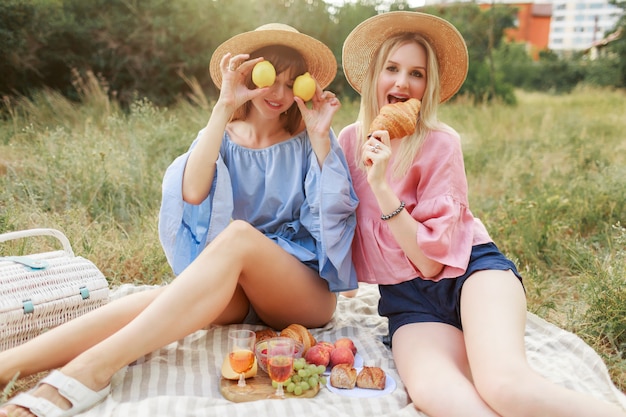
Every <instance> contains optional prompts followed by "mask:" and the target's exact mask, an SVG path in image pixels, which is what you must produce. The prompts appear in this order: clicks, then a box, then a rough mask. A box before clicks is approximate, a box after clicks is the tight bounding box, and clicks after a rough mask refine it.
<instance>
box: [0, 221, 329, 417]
mask: <svg viewBox="0 0 626 417" xmlns="http://www.w3.org/2000/svg"><path fill="white" fill-rule="evenodd" d="M242 292H243V293H245V295H246V297H247V299H246V297H242V296H241V294H242ZM234 296H235V297H236V298H237V299H238V300H239V302H232V300H233V297H234ZM248 300H250V302H251V303H252V304H253V305H254V307H255V309H256V311H257V313H258V314H259V316H260V317H261V318H263V319H264V320H265V321H266V322H267V323H268V324H269V325H272V326H273V327H276V328H280V327H281V326H284V325H287V324H290V323H293V322H299V323H301V324H303V325H305V326H309V327H316V326H321V325H324V324H325V323H327V322H328V321H329V320H330V319H331V318H332V315H333V312H334V309H335V305H336V297H335V295H334V294H332V293H330V292H329V291H328V286H327V284H326V283H325V282H324V281H323V280H322V279H320V278H319V277H318V276H317V274H316V273H315V272H314V271H312V270H311V269H310V268H307V267H305V266H304V265H303V264H302V263H300V262H299V261H298V260H297V259H295V258H294V257H292V256H291V255H289V254H287V253H286V252H285V251H284V250H283V249H281V248H280V247H279V246H278V245H276V244H275V243H274V242H272V241H270V240H269V239H268V238H266V237H265V236H264V235H262V234H261V233H260V232H258V231H257V230H255V229H254V228H253V227H252V226H250V225H249V224H247V223H244V222H239V221H235V222H232V223H231V224H230V225H229V226H228V227H227V229H226V230H225V231H224V232H222V233H221V234H220V235H219V236H218V237H217V238H216V239H215V240H214V241H213V242H212V243H211V244H210V245H209V246H208V247H207V248H206V249H205V250H204V251H203V252H202V253H201V254H200V256H199V257H198V258H197V259H196V260H195V261H194V262H193V263H192V264H191V265H190V266H189V267H188V268H187V269H186V270H185V271H183V273H181V274H180V275H179V276H178V277H177V278H176V279H175V280H174V281H173V282H172V283H171V284H170V285H168V286H167V287H165V289H164V290H163V291H161V292H160V294H159V295H158V297H156V298H155V299H154V300H153V301H152V302H151V303H150V304H149V305H148V306H146V308H144V309H143V310H142V311H141V312H140V314H138V315H137V316H136V317H135V318H134V319H133V320H132V321H130V322H129V323H128V324H127V325H126V326H124V327H123V328H121V329H120V330H119V331H117V332H115V333H114V334H112V335H111V336H109V337H107V338H106V339H104V340H103V341H101V342H100V343H98V344H96V345H94V346H93V347H91V348H90V349H88V350H87V351H85V352H84V353H82V354H80V355H78V356H77V357H76V358H75V359H74V360H72V361H70V362H69V363H68V364H67V365H65V366H64V367H63V368H62V369H61V371H62V372H63V373H64V374H66V375H68V376H71V377H73V378H76V379H78V380H79V381H81V382H82V383H83V384H85V385H86V386H88V387H90V388H91V389H93V390H95V391H97V390H100V389H102V388H104V387H105V386H106V385H107V384H108V383H109V381H110V379H111V378H112V376H113V375H114V373H115V372H117V371H118V370H119V369H121V368H123V367H124V366H125V365H127V364H128V363H130V362H132V361H134V360H136V359H137V358H139V357H141V356H143V355H145V354H147V353H150V352H152V351H154V350H156V349H158V348H160V347H162V346H164V345H167V344H168V343H171V342H173V341H176V340H179V339H181V338H183V337H185V336H187V335H188V334H190V333H192V332H194V331H196V330H198V329H200V328H202V327H204V326H206V325H207V324H209V323H213V322H215V321H217V320H219V319H220V318H221V317H224V316H226V315H232V316H233V317H236V316H241V315H242V314H245V312H247V308H248ZM242 304H243V305H242ZM227 310H228V311H227ZM155 329H159V331H155ZM35 395H40V396H44V397H46V398H48V399H50V400H51V401H53V402H56V403H57V404H59V405H60V406H61V407H62V408H66V407H69V404H68V403H67V402H66V401H65V399H63V398H62V397H60V396H59V395H58V393H57V392H56V390H54V389H53V388H52V387H49V386H47V385H43V386H41V387H40V388H39V389H38V390H37V392H36V393H35ZM7 409H9V408H7ZM17 411H20V412H26V413H25V414H24V415H29V414H28V413H27V410H23V409H19V410H17ZM15 415H16V417H19V416H20V415H21V414H15Z"/></svg>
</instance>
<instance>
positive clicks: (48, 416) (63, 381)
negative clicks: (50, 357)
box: [5, 371, 111, 417]
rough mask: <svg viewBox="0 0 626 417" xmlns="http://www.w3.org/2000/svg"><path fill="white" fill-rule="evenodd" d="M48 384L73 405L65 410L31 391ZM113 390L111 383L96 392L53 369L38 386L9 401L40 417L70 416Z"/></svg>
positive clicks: (83, 409)
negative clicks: (32, 393)
mask: <svg viewBox="0 0 626 417" xmlns="http://www.w3.org/2000/svg"><path fill="white" fill-rule="evenodd" d="M41 384H48V385H50V386H52V387H54V388H56V389H57V390H58V391H59V394H60V395H61V396H62V397H64V398H66V399H67V400H68V401H69V402H71V403H72V407H71V408H69V409H67V410H64V409H62V408H60V407H58V406H56V405H54V404H52V403H51V402H50V401H48V400H46V399H45V398H42V397H35V396H33V395H31V394H30V393H31V392H33V391H34V390H35V389H37V387H39V385H41ZM109 392H111V384H109V385H107V386H106V387H105V388H103V389H102V390H100V391H98V392H95V391H92V390H91V389H89V388H87V387H86V386H84V385H83V384H82V383H80V382H78V381H77V380H75V379H74V378H71V377H69V376H67V375H65V374H63V373H61V372H60V371H52V372H51V373H50V374H49V375H48V376H47V377H45V378H44V379H42V380H41V381H39V383H37V386H36V387H35V388H33V389H32V390H31V391H29V392H27V393H21V394H18V395H16V396H15V397H14V398H11V399H10V400H9V401H7V403H6V404H5V405H7V404H13V405H16V406H18V407H23V408H27V409H28V410H30V412H31V413H32V414H34V415H36V416H38V417H70V416H74V415H76V414H78V413H80V412H82V411H85V410H87V409H89V408H91V407H93V406H94V405H96V404H98V403H99V402H100V401H102V400H103V399H104V398H105V397H106V396H107V395H109Z"/></svg>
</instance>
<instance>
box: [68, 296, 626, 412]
mask: <svg viewBox="0 0 626 417" xmlns="http://www.w3.org/2000/svg"><path fill="white" fill-rule="evenodd" d="M145 288H148V287H146V286H134V285H130V284H128V285H122V286H120V287H117V288H115V289H114V290H113V291H112V294H111V297H112V298H117V297H122V296H124V295H127V294H129V293H132V292H135V291H141V290H143V289H145ZM378 298H379V294H378V289H377V288H376V286H374V285H370V284H365V285H363V284H362V285H361V288H360V291H359V294H358V296H357V297H355V298H346V297H343V296H340V297H339V299H338V308H337V311H336V313H335V315H334V318H333V320H332V321H331V322H330V323H328V324H327V325H326V326H325V327H323V328H319V329H312V330H311V332H312V333H313V335H314V336H315V337H316V338H317V339H318V340H329V341H334V340H337V339H338V338H340V337H344V336H345V337H350V338H351V339H353V340H354V342H355V344H356V346H357V349H358V353H359V355H361V357H362V359H363V363H364V365H367V366H379V367H381V368H383V369H384V370H385V371H386V372H387V375H388V377H391V378H393V379H394V380H395V382H396V388H395V389H394V390H393V391H392V392H390V393H388V394H386V395H384V396H379V397H375V398H349V397H345V396H341V395H338V394H336V393H333V392H331V391H330V390H328V389H327V388H325V387H323V388H322V389H321V390H320V392H319V393H318V394H317V396H315V397H314V398H310V399H303V398H293V399H291V398H290V399H285V400H276V399H267V400H259V401H253V402H243V403H233V402H230V401H228V400H226V399H225V398H224V397H223V396H222V395H221V393H220V389H219V387H220V378H221V373H220V369H221V365H222V361H223V359H224V357H225V355H226V354H227V349H228V341H227V339H228V337H227V334H228V330H229V329H230V328H232V327H239V328H249V329H251V330H258V329H261V328H263V327H262V326H254V325H244V324H242V325H233V326H209V327H207V328H206V329H203V330H199V331H197V332H195V333H193V334H191V335H189V336H187V337H185V338H184V339H182V340H179V341H177V342H174V343H171V344H169V345H167V346H165V347H164V348H162V349H160V350H158V351H156V352H153V353H152V354H149V355H147V356H145V357H142V358H140V359H139V360H137V361H136V362H134V363H132V364H130V365H129V366H128V367H126V368H124V369H122V370H121V371H119V372H118V373H117V374H116V375H115V377H114V379H113V382H112V391H111V395H109V396H108V397H107V398H106V400H105V401H104V402H102V403H100V404H99V405H97V406H96V407H94V408H93V409H91V410H89V411H87V412H85V413H83V414H81V416H134V417H142V416H176V417H183V416H190V417H191V416H193V417H202V416H222V415H228V416H229V417H235V416H241V417H251V416H333V417H339V416H364V417H368V416H376V417H380V416H381V415H385V416H394V417H409V416H412V417H416V416H425V414H423V413H420V412H418V411H417V410H416V409H415V408H414V407H413V405H412V404H411V402H410V400H409V397H408V395H407V393H406V390H405V389H404V386H403V384H402V381H401V380H400V377H399V375H398V372H397V369H396V367H395V365H394V362H393V359H392V355H391V351H390V349H389V348H388V347H387V346H386V345H385V344H384V343H383V336H385V335H386V334H387V321H386V319H384V318H382V317H380V316H378V313H377V304H378ZM525 342H526V349H527V354H528V360H529V361H530V364H531V365H532V367H533V368H534V369H536V370H537V371H538V372H540V373H541V374H543V375H545V376H546V377H547V378H548V379H550V380H552V381H554V382H556V383H558V384H562V385H564V386H566V387H568V388H571V389H574V390H578V391H584V392H589V393H591V394H593V395H595V396H597V397H600V398H603V399H605V400H606V401H610V402H613V403H616V404H619V405H621V406H622V407H624V408H625V409H626V395H625V394H624V393H623V392H620V391H619V390H618V389H617V388H616V387H615V385H614V384H613V383H612V382H611V379H610V377H609V374H608V371H607V368H606V366H605V364H604V363H603V361H602V359H601V358H600V357H599V356H598V354H597V353H596V352H595V351H594V350H593V349H592V348H591V347H589V346H588V345H587V344H585V343H584V342H583V341H582V340H581V339H580V338H579V337H577V336H576V335H574V334H572V333H570V332H567V331H565V330H563V329H561V328H558V327H556V326H554V325H552V324H550V323H548V322H546V321H545V320H543V319H541V318H539V317H538V316H536V315H534V314H532V313H528V320H527V327H526V336H525ZM259 372H262V371H259Z"/></svg>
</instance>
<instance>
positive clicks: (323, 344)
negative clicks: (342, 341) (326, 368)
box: [315, 341, 335, 355]
mask: <svg viewBox="0 0 626 417" xmlns="http://www.w3.org/2000/svg"><path fill="white" fill-rule="evenodd" d="M315 346H320V347H322V348H324V349H325V350H327V351H328V354H329V355H330V352H332V351H333V349H334V348H335V345H334V344H332V343H330V342H326V341H321V342H317V343H316V344H315Z"/></svg>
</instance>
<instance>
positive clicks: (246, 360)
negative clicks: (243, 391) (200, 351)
mask: <svg viewBox="0 0 626 417" xmlns="http://www.w3.org/2000/svg"><path fill="white" fill-rule="evenodd" d="M255 342H256V333H254V332H253V331H252V330H236V329H233V330H229V331H228V361H229V362H230V367H231V368H233V371H235V372H237V373H238V374H239V382H238V383H237V385H238V386H240V387H245V386H246V372H247V371H249V370H250V369H252V365H254V343H255Z"/></svg>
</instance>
